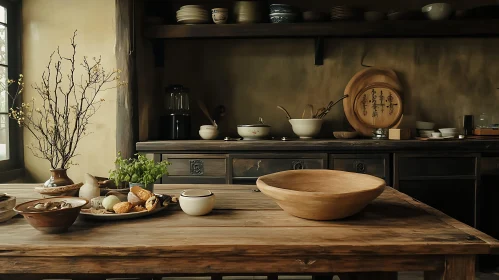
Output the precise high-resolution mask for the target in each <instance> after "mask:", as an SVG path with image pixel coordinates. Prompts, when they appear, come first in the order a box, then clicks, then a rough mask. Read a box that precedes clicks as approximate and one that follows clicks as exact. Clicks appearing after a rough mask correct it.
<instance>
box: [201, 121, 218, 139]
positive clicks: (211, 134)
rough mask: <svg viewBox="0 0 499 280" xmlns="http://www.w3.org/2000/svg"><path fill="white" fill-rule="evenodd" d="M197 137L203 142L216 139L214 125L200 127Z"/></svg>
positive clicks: (216, 130) (216, 131)
mask: <svg viewBox="0 0 499 280" xmlns="http://www.w3.org/2000/svg"><path fill="white" fill-rule="evenodd" d="M199 136H201V139H204V140H213V139H216V138H217V137H218V127H216V126H214V125H202V126H201V127H199Z"/></svg>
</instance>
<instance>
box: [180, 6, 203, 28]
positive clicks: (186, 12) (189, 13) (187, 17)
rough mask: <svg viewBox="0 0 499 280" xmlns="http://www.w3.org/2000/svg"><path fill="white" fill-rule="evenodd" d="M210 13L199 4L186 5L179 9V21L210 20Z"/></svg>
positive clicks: (192, 22)
mask: <svg viewBox="0 0 499 280" xmlns="http://www.w3.org/2000/svg"><path fill="white" fill-rule="evenodd" d="M210 17H211V15H210V13H209V12H208V11H207V10H205V9H204V8H203V7H201V6H199V5H185V6H182V7H181V8H180V10H178V11H177V22H178V23H183V24H198V23H208V22H210Z"/></svg>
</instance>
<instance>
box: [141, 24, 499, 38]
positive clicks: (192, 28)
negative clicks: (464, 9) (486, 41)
mask: <svg viewBox="0 0 499 280" xmlns="http://www.w3.org/2000/svg"><path fill="white" fill-rule="evenodd" d="M145 35H146V37H147V38H157V39H183V38H280V37H291V38H293V37H489V36H499V20H448V21H429V20H418V21H381V22H325V23H292V24H272V23H260V24H224V25H215V24H199V25H157V26H150V27H148V28H147V29H146V31H145Z"/></svg>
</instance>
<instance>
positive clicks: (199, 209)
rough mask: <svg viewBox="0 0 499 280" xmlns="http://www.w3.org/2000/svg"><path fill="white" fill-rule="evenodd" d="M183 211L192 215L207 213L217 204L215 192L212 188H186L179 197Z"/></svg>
mask: <svg viewBox="0 0 499 280" xmlns="http://www.w3.org/2000/svg"><path fill="white" fill-rule="evenodd" d="M179 204H180V208H182V211H184V212H185V213H186V214H187V215H191V216H202V215H206V214H208V213H210V212H211V210H213V207H214V206H215V194H213V193H212V192H211V191H210V190H202V189H192V190H184V191H183V192H182V193H181V194H180V197H179Z"/></svg>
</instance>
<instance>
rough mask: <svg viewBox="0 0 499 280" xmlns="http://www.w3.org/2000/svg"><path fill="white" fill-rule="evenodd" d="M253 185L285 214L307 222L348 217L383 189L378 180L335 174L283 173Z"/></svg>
mask: <svg viewBox="0 0 499 280" xmlns="http://www.w3.org/2000/svg"><path fill="white" fill-rule="evenodd" d="M256 184H257V186H258V188H259V189H260V191H262V192H263V193H264V194H266V195H267V196H269V197H271V198H272V199H274V200H275V201H276V202H277V204H278V205H279V206H280V207H281V208H282V209H283V210H284V211H286V212H287V213H288V214H291V215H293V216H297V217H300V218H305V219H310V220H335V219H341V218H345V217H348V216H351V215H353V214H355V213H358V212H359V211H360V210H362V209H363V208H364V207H366V205H367V204H369V203H370V202H371V201H372V200H374V199H375V198H376V197H378V196H379V195H380V194H381V193H382V192H383V190H384V188H385V181H384V180H382V179H379V178H377V177H374V176H370V175H365V174H358V173H351V172H344V171H336V170H291V171H283V172H278V173H274V174H270V175H265V176H262V177H260V178H258V180H257V181H256Z"/></svg>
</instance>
